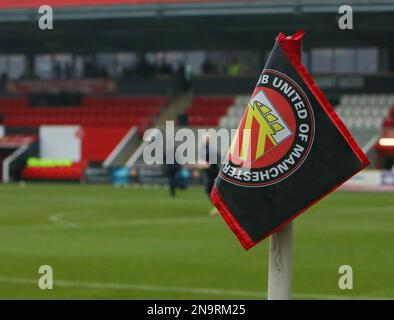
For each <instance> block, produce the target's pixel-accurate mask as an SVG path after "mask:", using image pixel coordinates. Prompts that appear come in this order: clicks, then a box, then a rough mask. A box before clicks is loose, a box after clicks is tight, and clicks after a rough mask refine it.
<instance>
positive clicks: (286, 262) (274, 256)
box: [268, 30, 304, 300]
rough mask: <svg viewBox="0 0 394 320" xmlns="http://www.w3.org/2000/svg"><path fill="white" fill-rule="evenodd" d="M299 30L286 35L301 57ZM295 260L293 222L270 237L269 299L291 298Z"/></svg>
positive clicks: (289, 44)
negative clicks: (293, 262)
mask: <svg viewBox="0 0 394 320" xmlns="http://www.w3.org/2000/svg"><path fill="white" fill-rule="evenodd" d="M303 36H304V31H303V30H299V31H298V32H297V33H295V34H294V35H293V36H290V37H286V40H287V48H288V50H291V51H293V53H295V54H296V55H297V56H298V57H299V59H301V55H302V37H303ZM292 260H293V222H292V221H290V222H289V223H288V224H287V225H285V226H284V227H282V228H281V229H279V230H278V231H277V232H275V233H274V234H273V235H272V236H271V239H270V248H269V266H268V300H290V299H291V283H292Z"/></svg>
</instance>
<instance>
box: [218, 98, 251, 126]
mask: <svg viewBox="0 0 394 320" xmlns="http://www.w3.org/2000/svg"><path fill="white" fill-rule="evenodd" d="M249 98H250V97H249V96H247V95H239V96H237V97H235V99H234V103H233V104H232V105H231V106H230V108H229V109H228V110H227V113H226V114H225V115H223V116H222V117H221V118H220V120H219V126H220V127H223V128H227V129H235V128H237V127H238V124H239V122H240V121H241V118H242V115H243V114H244V111H245V107H246V106H247V104H248V102H249Z"/></svg>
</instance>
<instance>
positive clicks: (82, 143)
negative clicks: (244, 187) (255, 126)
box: [0, 0, 394, 298]
mask: <svg viewBox="0 0 394 320" xmlns="http://www.w3.org/2000/svg"><path fill="white" fill-rule="evenodd" d="M42 4H48V5H51V6H52V7H53V17H54V19H53V29H52V30H41V29H40V28H39V26H38V19H39V18H40V16H41V15H42V14H39V13H38V7H39V6H40V5H42ZM342 4H343V3H341V1H336V0H324V1H316V0H315V1H314V0H298V1H286V0H279V1H278V0H277V1H270V0H263V1H253V0H249V1H246V0H244V1H242V0H214V1H208V0H200V1H199V0H114V1H106V0H51V1H49V0H47V1H45V3H41V2H40V1H36V0H20V1H1V3H0V164H1V165H0V179H2V182H3V185H2V186H1V187H0V199H1V203H2V208H1V209H0V239H2V245H0V255H1V261H2V263H1V265H0V288H2V289H3V290H0V297H1V298H7V297H8V298H26V297H30V298H31V297H34V298H48V297H56V298H179V297H181V298H264V297H265V292H264V289H265V288H266V279H265V277H263V276H262V275H263V274H264V272H265V270H266V269H267V268H266V264H267V259H266V249H267V248H266V244H263V245H262V246H261V247H259V248H257V249H255V250H252V251H253V252H252V253H250V254H249V253H248V254H246V253H244V252H242V251H241V248H240V246H239V245H238V244H237V242H236V240H235V237H233V236H232V234H231V233H230V231H229V230H228V229H227V227H226V226H225V224H224V223H223V222H222V221H221V220H220V219H219V218H218V219H216V218H214V217H209V216H208V212H210V209H211V205H210V202H209V200H208V197H207V196H206V194H204V191H203V188H202V187H201V186H202V185H204V184H205V185H206V184H207V180H209V172H207V171H208V170H206V169H205V170H201V168H194V167H187V168H183V169H184V170H181V169H182V168H177V169H176V171H179V172H180V173H179V174H177V176H176V179H177V182H175V184H176V186H175V188H176V189H180V190H181V193H178V194H177V197H176V199H172V198H170V196H169V194H168V190H167V187H166V185H167V184H168V181H170V185H171V174H169V172H170V171H171V170H172V169H173V168H168V167H167V168H166V167H163V166H162V165H147V164H145V163H144V161H143V159H142V153H143V150H144V147H145V146H146V144H145V143H144V142H143V140H142V136H143V133H144V132H145V130H146V129H148V128H153V127H156V128H158V129H160V130H164V125H165V123H166V121H175V123H176V125H177V126H178V127H179V128H180V127H188V128H191V129H193V130H197V129H198V128H227V129H232V128H237V126H238V123H239V121H240V118H241V116H242V114H243V111H244V108H245V106H246V105H247V102H248V98H249V95H250V94H251V92H252V91H253V88H254V86H255V84H256V82H257V79H258V78H259V75H260V72H261V70H262V68H263V66H264V63H265V61H266V59H267V57H268V55H269V52H270V49H271V48H272V46H273V44H274V41H275V37H276V36H277V34H278V33H279V32H284V33H286V34H293V33H295V32H296V31H297V30H299V29H300V28H303V29H304V30H305V31H306V35H305V38H304V47H303V55H302V59H303V63H304V65H305V66H306V68H307V69H308V70H309V71H310V72H311V73H312V75H313V76H314V79H315V80H316V82H317V84H318V85H319V86H320V88H321V89H322V90H323V92H324V93H325V94H326V95H327V97H328V99H329V100H330V102H331V103H332V105H333V106H334V108H335V110H336V112H337V113H338V115H339V116H340V117H341V118H342V119H343V120H344V122H345V124H346V125H347V127H348V128H349V130H350V131H351V133H352V134H353V135H354V137H355V139H356V140H357V141H358V143H359V145H360V146H361V148H362V149H363V151H364V152H365V153H366V154H367V155H368V158H369V160H370V162H371V165H370V167H369V168H368V170H366V171H364V172H362V173H360V174H359V175H357V176H356V177H354V178H353V179H352V180H350V182H348V183H347V184H346V185H345V186H344V187H343V188H342V191H347V192H338V193H335V194H334V195H332V196H330V197H329V199H328V200H325V201H323V204H319V205H318V206H317V209H312V211H316V214H306V215H305V216H306V217H301V218H300V219H299V220H297V223H296V253H295V280H294V281H295V297H296V298H297V297H298V298H330V297H331V298H341V297H342V298H363V297H364V298H365V297H366V298H374V297H375V298H376V297H380V298H381V297H383V298H394V274H393V271H392V270H393V268H392V264H393V261H394V260H393V259H394V256H393V253H392V250H391V248H390V245H389V244H390V243H392V241H393V240H394V238H393V237H394V236H393V234H394V233H393V231H394V201H393V199H394V198H393V194H392V192H393V190H394V172H393V166H394V107H393V106H394V42H393V41H392V39H393V37H394V24H393V22H394V3H393V1H388V0H377V1H373V0H370V1H368V0H363V1H361V0H360V1H356V0H354V1H347V3H346V4H347V5H351V6H352V8H353V29H352V30H341V29H340V28H339V27H338V19H339V17H340V16H341V15H340V14H338V8H339V6H340V5H342ZM113 185H114V186H116V187H118V188H117V189H115V188H113ZM120 187H124V188H120ZM185 189H187V190H185ZM182 190H183V191H182ZM362 191H367V193H365V192H364V193H359V192H362ZM318 212H319V213H318ZM298 221H299V222H298ZM322 235H323V237H322ZM311 239H313V240H314V243H313V244H312V243H311V242H310V240H311ZM322 252H325V254H323V253H322ZM341 263H348V264H352V263H353V265H354V266H355V267H357V268H358V269H357V270H359V272H358V276H359V277H360V278H359V280H358V281H359V282H358V285H357V287H356V289H355V290H354V291H352V292H342V291H340V290H339V289H338V287H337V285H336V284H337V280H336V279H337V269H338V266H339V265H340V264H341ZM41 264H50V265H53V267H54V269H55V270H57V273H56V274H57V275H58V277H59V279H61V281H60V282H59V287H58V288H59V289H58V290H53V292H51V293H48V292H45V294H44V293H43V292H41V291H40V290H39V289H37V287H35V286H34V284H35V283H36V280H34V279H36V277H37V269H38V267H39V265H41ZM223 271H225V272H223ZM55 272H56V271H55ZM322 275H325V277H326V278H325V280H324V281H320V280H319V279H321V276H322ZM255 279H260V280H259V281H257V282H256V281H255ZM55 286H56V282H55ZM144 286H145V287H144Z"/></svg>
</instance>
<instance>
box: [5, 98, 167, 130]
mask: <svg viewBox="0 0 394 320" xmlns="http://www.w3.org/2000/svg"><path fill="white" fill-rule="evenodd" d="M166 104H167V98H166V97H163V96H159V97H154V96H152V97H145V96H143V97H135V96H121V97H120V96H118V97H98V96H87V97H83V98H82V102H81V105H78V106H67V107H32V106H31V105H30V104H29V101H28V99H27V98H26V97H23V98H19V97H17V98H11V97H2V98H0V113H2V115H3V117H4V120H3V123H4V125H5V126H8V127H38V126H40V125H44V124H52V125H66V124H67V125H70V124H79V125H88V126H114V127H115V126H131V125H136V126H137V127H138V130H139V132H140V133H142V132H143V130H145V129H146V128H148V127H150V126H152V124H153V122H154V119H155V118H156V117H157V116H158V115H160V113H161V111H162V109H163V108H164V107H165V106H166Z"/></svg>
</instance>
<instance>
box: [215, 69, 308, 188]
mask: <svg viewBox="0 0 394 320" xmlns="http://www.w3.org/2000/svg"><path fill="white" fill-rule="evenodd" d="M314 132H315V124H314V116H313V110H312V107H311V105H310V102H309V100H308V98H307V97H306V95H305V93H304V92H303V91H302V89H301V88H300V86H298V85H297V83H295V81H294V80H292V79H291V78H290V77H288V76H286V75H284V74H283V73H280V72H278V71H275V70H264V72H263V73H262V75H261V77H260V79H259V83H258V85H257V87H256V89H255V91H254V92H253V95H252V97H251V99H250V101H249V103H248V106H247V108H246V110H245V113H244V115H243V118H242V120H241V122H240V125H239V127H238V130H237V133H236V135H235V137H234V138H233V140H232V144H231V147H230V151H229V154H228V162H227V163H225V164H224V165H223V166H222V168H221V170H220V176H221V177H222V178H223V179H225V180H226V181H228V182H231V183H234V184H237V185H241V186H250V187H259V186H267V185H272V184H275V183H277V182H279V181H281V180H283V179H285V178H287V177H288V176H290V175H291V174H292V173H293V172H294V171H295V170H297V169H298V168H299V167H300V166H301V164H302V163H303V162H304V160H305V158H306V157H307V156H308V154H309V151H310V148H311V146H312V143H313V138H314Z"/></svg>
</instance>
